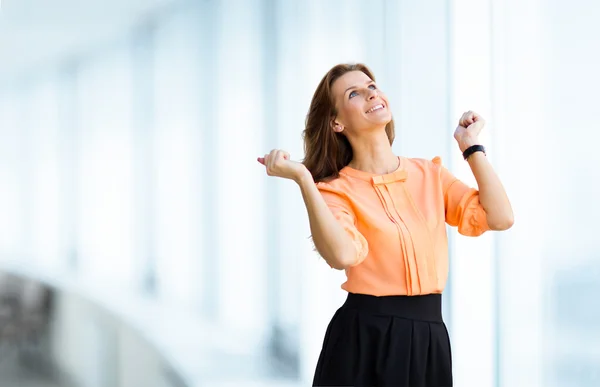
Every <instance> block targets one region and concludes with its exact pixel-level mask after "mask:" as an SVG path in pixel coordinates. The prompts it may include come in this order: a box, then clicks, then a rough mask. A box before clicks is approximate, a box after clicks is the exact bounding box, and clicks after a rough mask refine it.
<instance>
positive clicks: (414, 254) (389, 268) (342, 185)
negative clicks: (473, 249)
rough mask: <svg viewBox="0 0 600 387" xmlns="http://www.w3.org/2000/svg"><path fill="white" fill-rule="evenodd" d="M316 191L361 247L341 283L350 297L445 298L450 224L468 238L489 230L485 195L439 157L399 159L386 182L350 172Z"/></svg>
mask: <svg viewBox="0 0 600 387" xmlns="http://www.w3.org/2000/svg"><path fill="white" fill-rule="evenodd" d="M317 187H318V189H319V191H320V192H321V194H322V196H323V198H324V199H325V201H326V202H327V205H328V206H329V208H330V209H331V211H332V212H333V214H334V215H335V217H336V219H337V220H338V221H339V222H340V223H341V224H342V226H343V227H344V229H345V230H346V231H347V232H348V234H349V235H350V236H351V237H352V241H353V242H354V245H355V246H356V262H355V263H354V264H353V265H352V266H351V267H349V268H347V269H346V277H347V280H346V282H345V283H344V284H342V289H344V290H346V291H348V292H351V293H362V294H371V295H375V296H384V295H419V294H429V293H441V292H442V290H443V289H444V286H445V285H446V281H447V277H448V237H447V234H446V223H448V224H449V225H451V226H458V232H459V233H460V234H462V235H466V236H478V235H481V234H483V233H484V232H485V231H488V230H489V229H490V228H489V226H488V224H487V221H486V214H485V211H484V209H483V207H482V206H481V204H480V202H479V191H478V190H476V189H474V188H471V187H469V186H467V185H466V184H464V183H463V182H461V181H460V180H458V179H457V178H456V177H455V176H454V175H452V174H451V173H450V172H449V171H448V170H447V169H446V168H444V167H443V166H442V163H441V159H440V158H439V157H436V158H434V159H433V160H431V161H429V160H425V159H415V158H405V157H400V165H399V167H398V169H397V170H396V171H394V172H392V173H389V174H385V175H375V174H372V173H368V172H364V171H359V170H357V169H353V168H350V167H345V168H343V169H342V170H341V171H340V176H339V177H338V178H336V179H334V180H331V181H329V182H320V183H317Z"/></svg>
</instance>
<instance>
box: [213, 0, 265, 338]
mask: <svg viewBox="0 0 600 387" xmlns="http://www.w3.org/2000/svg"><path fill="white" fill-rule="evenodd" d="M219 6H220V7H219V12H218V17H217V20H218V28H217V29H218V33H217V38H218V40H217V41H218V45H217V50H216V55H217V63H218V67H217V73H216V77H215V81H214V83H213V84H212V85H211V87H208V88H206V92H207V93H209V94H210V96H211V102H212V103H211V105H210V107H211V108H213V109H214V110H215V112H216V117H215V118H216V121H215V124H216V125H214V127H212V128H207V129H206V130H213V131H215V132H216V133H218V140H217V146H216V153H215V156H216V157H215V158H214V159H213V160H212V161H211V163H212V165H213V168H215V169H216V171H215V172H216V173H218V177H217V181H216V186H217V187H218V200H217V202H216V206H217V209H218V216H217V217H216V218H214V219H209V220H208V221H210V222H211V223H212V225H213V227H217V229H218V236H217V240H216V241H215V243H217V244H218V248H219V250H218V254H217V256H215V257H214V259H215V260H216V261H217V262H218V265H219V269H218V270H219V273H218V274H219V275H218V278H219V284H218V289H219V290H218V294H219V302H220V304H219V321H220V323H221V326H223V327H230V328H232V329H233V330H234V331H237V332H245V336H244V340H245V342H240V348H244V346H245V345H246V344H248V345H250V346H252V345H254V344H256V343H257V342H260V341H262V339H263V337H264V334H265V331H266V329H267V321H266V320H267V302H266V300H267V295H266V288H267V287H266V286H265V284H266V281H267V278H266V275H267V272H266V254H265V249H264V246H265V245H264V238H265V237H266V233H267V229H266V228H265V225H264V224H262V223H261V221H260V220H262V219H264V218H263V214H264V205H265V202H264V195H265V191H264V185H263V184H264V179H265V178H266V176H265V173H264V170H263V169H261V168H259V166H258V165H257V164H256V155H257V152H258V151H259V149H260V150H262V149H263V146H264V142H263V141H262V139H263V136H264V116H263V114H262V113H263V111H264V103H265V102H264V99H263V93H262V92H261V89H262V86H263V79H262V68H263V67H262V63H263V62H262V61H263V60H268V58H263V57H262V56H261V55H256V53H257V52H261V51H262V39H261V38H262V28H261V22H262V20H261V12H260V11H261V9H262V7H261V2H260V0H252V1H237V0H225V1H221V2H220V3H219ZM215 85H218V89H217V87H216V86H215ZM208 183H209V184H214V183H213V182H208ZM246 348H249V347H246Z"/></svg>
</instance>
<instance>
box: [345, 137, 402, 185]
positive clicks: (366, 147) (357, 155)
mask: <svg viewBox="0 0 600 387" xmlns="http://www.w3.org/2000/svg"><path fill="white" fill-rule="evenodd" d="M351 143H352V153H353V154H354V156H353V158H352V161H350V163H349V164H348V166H349V167H350V168H353V169H357V170H359V171H364V172H369V173H374V174H378V175H384V174H386V173H391V172H393V171H395V170H396V169H398V165H399V159H398V156H396V155H394V152H393V151H392V146H391V145H390V140H389V139H388V137H387V134H386V133H385V131H382V132H379V133H377V134H376V135H372V136H369V137H362V138H360V139H357V140H356V141H352V142H351Z"/></svg>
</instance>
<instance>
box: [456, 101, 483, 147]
mask: <svg viewBox="0 0 600 387" xmlns="http://www.w3.org/2000/svg"><path fill="white" fill-rule="evenodd" d="M484 125H485V120H484V119H483V118H482V117H481V116H480V115H479V114H477V113H475V112H473V111H470V110H469V111H468V112H466V113H464V114H463V115H462V117H461V118H460V120H459V121H458V127H457V128H456V130H455V131H454V138H455V139H456V141H457V142H458V146H459V147H460V151H461V152H464V151H465V150H466V149H467V148H468V147H470V146H472V145H480V143H479V133H481V129H483V127H484Z"/></svg>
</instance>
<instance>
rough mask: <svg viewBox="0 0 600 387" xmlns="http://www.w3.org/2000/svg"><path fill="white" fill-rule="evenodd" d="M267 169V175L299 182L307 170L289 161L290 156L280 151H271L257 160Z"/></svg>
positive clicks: (300, 164) (297, 163) (295, 162)
mask: <svg viewBox="0 0 600 387" xmlns="http://www.w3.org/2000/svg"><path fill="white" fill-rule="evenodd" d="M257 160H258V162H259V163H261V164H262V165H264V166H265V167H266V169H267V175H269V176H277V177H283V178H284V179H291V180H294V181H295V182H299V181H300V179H302V177H304V176H305V175H306V174H307V173H308V170H307V169H306V167H305V166H304V164H302V163H299V162H297V161H292V160H290V154H289V153H287V152H286V151H283V150H280V149H273V150H272V151H271V153H269V154H266V155H265V156H264V157H259V158H257Z"/></svg>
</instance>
